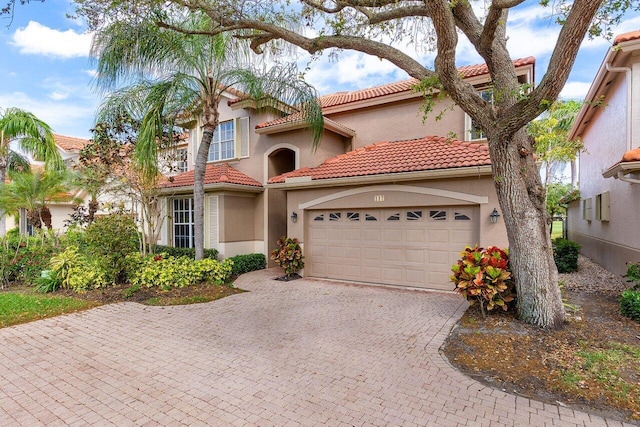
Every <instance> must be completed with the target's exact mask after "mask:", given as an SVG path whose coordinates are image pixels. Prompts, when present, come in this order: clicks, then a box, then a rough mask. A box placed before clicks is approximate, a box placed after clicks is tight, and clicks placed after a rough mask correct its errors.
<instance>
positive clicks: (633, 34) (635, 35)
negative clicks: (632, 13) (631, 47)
mask: <svg viewBox="0 0 640 427" xmlns="http://www.w3.org/2000/svg"><path fill="white" fill-rule="evenodd" d="M637 39H640V31H638V30H636V31H629V32H628V33H624V34H620V35H618V36H616V38H615V39H613V45H614V46H615V45H617V44H619V43H624V42H630V41H632V40H637Z"/></svg>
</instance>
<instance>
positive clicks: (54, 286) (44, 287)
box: [35, 270, 60, 294]
mask: <svg viewBox="0 0 640 427" xmlns="http://www.w3.org/2000/svg"><path fill="white" fill-rule="evenodd" d="M58 288H60V280H58V278H57V277H56V276H55V274H53V271H51V270H43V271H42V273H41V274H40V277H38V278H37V279H36V286H35V290H36V292H40V293H43V294H44V293H48V292H54V291H56V290H58Z"/></svg>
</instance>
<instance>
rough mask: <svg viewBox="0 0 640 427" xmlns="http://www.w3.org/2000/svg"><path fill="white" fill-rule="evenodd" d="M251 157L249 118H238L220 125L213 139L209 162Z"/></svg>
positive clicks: (208, 156) (208, 155)
mask: <svg viewBox="0 0 640 427" xmlns="http://www.w3.org/2000/svg"><path fill="white" fill-rule="evenodd" d="M247 157H249V117H236V118H235V119H231V120H225V121H222V122H220V123H218V126H216V130H215V131H214V133H213V137H212V139H211V146H210V147H209V153H208V154H207V162H209V163H211V162H221V161H225V160H232V159H243V158H247Z"/></svg>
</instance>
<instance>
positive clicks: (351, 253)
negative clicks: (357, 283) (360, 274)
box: [342, 246, 362, 261]
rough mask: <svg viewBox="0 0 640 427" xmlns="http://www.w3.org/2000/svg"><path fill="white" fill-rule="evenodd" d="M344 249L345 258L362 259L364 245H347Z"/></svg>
mask: <svg viewBox="0 0 640 427" xmlns="http://www.w3.org/2000/svg"><path fill="white" fill-rule="evenodd" d="M342 251H343V254H344V257H345V258H348V259H352V260H353V259H355V260H357V261H360V260H361V259H362V247H360V246H345V247H344V248H343V250H342Z"/></svg>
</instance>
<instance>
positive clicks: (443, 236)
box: [427, 230, 450, 245]
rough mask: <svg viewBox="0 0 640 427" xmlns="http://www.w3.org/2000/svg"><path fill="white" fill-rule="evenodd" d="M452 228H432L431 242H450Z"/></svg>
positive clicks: (430, 233)
mask: <svg viewBox="0 0 640 427" xmlns="http://www.w3.org/2000/svg"><path fill="white" fill-rule="evenodd" d="M449 236H450V230H430V231H429V238H428V240H427V241H428V242H429V243H444V244H447V245H448V244H449V243H450V237H449Z"/></svg>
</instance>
